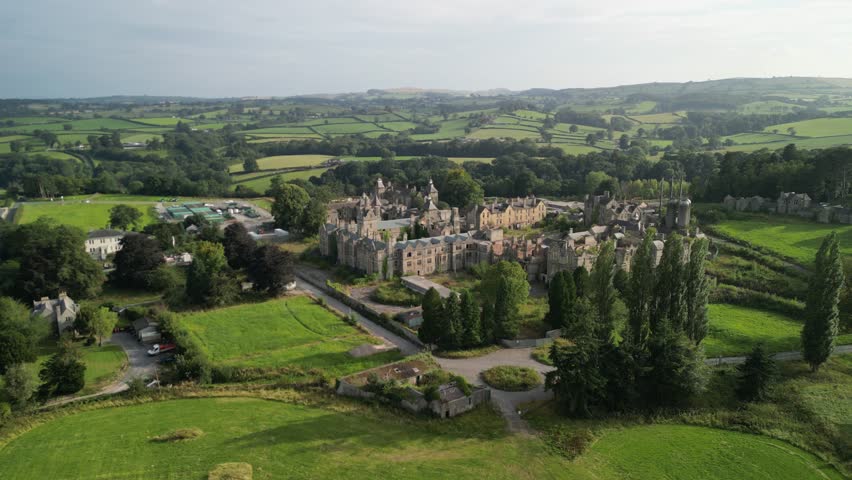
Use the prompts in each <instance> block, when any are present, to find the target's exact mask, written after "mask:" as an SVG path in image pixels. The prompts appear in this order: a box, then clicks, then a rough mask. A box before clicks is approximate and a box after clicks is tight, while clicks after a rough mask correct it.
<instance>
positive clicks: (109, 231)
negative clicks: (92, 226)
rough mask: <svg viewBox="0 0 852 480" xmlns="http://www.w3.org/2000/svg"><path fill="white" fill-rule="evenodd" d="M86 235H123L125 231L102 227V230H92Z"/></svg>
mask: <svg viewBox="0 0 852 480" xmlns="http://www.w3.org/2000/svg"><path fill="white" fill-rule="evenodd" d="M86 236H87V237H88V238H108V237H123V236H124V232H123V231H121V230H114V229H108V228H103V229H100V230H92V231H91V232H89V233H88V234H87V235H86Z"/></svg>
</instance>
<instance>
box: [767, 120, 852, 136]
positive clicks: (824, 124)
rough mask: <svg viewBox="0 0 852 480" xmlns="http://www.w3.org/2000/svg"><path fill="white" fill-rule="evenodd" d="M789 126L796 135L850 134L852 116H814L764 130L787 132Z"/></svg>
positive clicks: (851, 132) (851, 131) (851, 130)
mask: <svg viewBox="0 0 852 480" xmlns="http://www.w3.org/2000/svg"><path fill="white" fill-rule="evenodd" d="M788 128H794V129H795V130H796V135H800V136H805V137H828V136H834V135H850V134H852V118H814V119H812V120H803V121H801V122H793V123H782V124H780V125H771V126H769V127H766V128H765V129H763V131H764V132H772V131H774V130H778V132H780V133H786V132H787V129H788Z"/></svg>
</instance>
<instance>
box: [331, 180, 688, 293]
mask: <svg viewBox="0 0 852 480" xmlns="http://www.w3.org/2000/svg"><path fill="white" fill-rule="evenodd" d="M387 195H388V193H387V190H386V187H385V186H384V183H383V182H377V186H376V189H375V191H374V192H373V196H372V197H367V196H366V195H363V196H362V197H361V198H360V199H359V200H357V201H355V202H353V203H351V204H349V205H347V206H344V207H341V208H340V209H337V210H335V211H332V212H330V213H329V218H328V223H326V224H325V225H324V226H323V227H322V228H321V229H320V235H319V243H320V252H321V253H322V255H324V256H327V257H331V258H334V259H335V260H336V261H337V263H338V264H341V265H346V266H348V267H350V268H353V269H355V270H358V271H361V272H364V273H365V274H367V275H378V276H380V277H382V278H390V277H392V276H407V275H431V274H435V273H442V272H458V271H464V270H467V269H469V268H471V267H473V266H474V265H477V264H480V263H494V262H497V261H500V260H512V261H516V262H518V263H520V264H521V265H522V266H523V267H524V269H525V270H526V272H527V275H528V278H529V279H530V280H540V281H544V282H548V281H550V279H551V278H552V277H553V275H555V274H556V272H559V271H563V270H571V271H573V270H575V269H577V268H578V267H583V268H586V269H587V270H591V268H592V265H593V264H594V262H595V259H596V258H597V256H598V251H599V245H600V243H602V242H605V241H614V242H615V243H616V250H615V252H616V263H617V265H618V266H619V268H622V269H624V270H627V271H629V270H630V263H631V261H632V259H633V255H634V253H635V251H636V246H637V245H638V243H639V242H640V241H641V239H642V237H643V236H644V234H645V231H646V230H645V229H646V223H648V224H649V225H658V224H659V223H660V222H659V215H658V214H656V212H654V210H653V209H651V208H649V207H648V205H646V204H645V203H643V202H638V203H630V202H618V201H616V200H615V199H613V198H611V197H609V195H608V194H604V195H599V196H595V197H589V198H587V199H586V208H587V209H590V210H592V211H593V212H594V216H595V217H596V218H598V219H603V220H605V221H606V224H605V225H592V226H591V227H590V228H589V229H588V230H586V231H584V232H576V233H575V232H573V230H572V231H571V232H569V233H567V234H555V235H554V234H546V235H545V234H537V235H533V236H531V237H529V238H527V237H526V236H506V235H504V230H506V229H512V228H519V227H526V226H532V225H535V224H537V223H538V222H540V221H541V220H543V219H544V217H545V215H546V206H545V203H544V202H543V201H541V200H539V199H536V198H534V197H530V198H524V199H520V198H516V199H514V200H508V201H505V202H496V201H493V202H492V203H491V204H488V205H480V206H477V207H475V208H472V209H470V210H468V212H467V215H464V216H462V215H460V214H459V211H458V209H455V208H452V209H439V208H438V207H437V206H436V205H435V202H434V201H433V200H432V195H437V191H436V190H435V189H434V185H432V184H431V183H430V185H429V187H428V188H427V189H426V191H425V192H424V195H425V197H424V202H425V203H424V205H423V208H422V209H411V208H407V209H406V210H405V213H406V214H407V217H403V218H383V217H385V216H386V215H387V214H388V210H389V209H391V211H392V212H398V210H397V209H396V208H397V207H396V206H397V205H401V204H398V203H397V204H388V203H386V202H387V200H386V199H384V200H383V198H384V197H386V196H387ZM669 203H670V206H669V211H670V212H671V213H670V216H671V217H672V218H671V219H670V220H669V221H670V222H671V223H670V224H671V225H674V226H675V228H677V229H678V230H681V231H682V232H684V233H687V232H688V229H687V228H686V225H688V224H689V220H690V219H689V215H690V208H691V202H690V201H689V200H688V199H686V200H684V199H682V197H681V198H680V199H677V200H675V199H674V198H671V199H670V202H669ZM681 226H682V228H681ZM663 230H664V231H667V230H665V229H664V228H663ZM696 233H697V232H696ZM660 235H661V236H660V240H657V241H655V242H654V249H655V258H656V261H657V262H659V258H660V256H661V255H662V248H663V242H662V239H663V238H664V237H663V234H662V233H661V234H660ZM699 235H700V234H699Z"/></svg>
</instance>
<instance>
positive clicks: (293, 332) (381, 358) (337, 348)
mask: <svg viewBox="0 0 852 480" xmlns="http://www.w3.org/2000/svg"><path fill="white" fill-rule="evenodd" d="M182 322H183V323H184V325H185V326H186V328H187V329H188V330H189V331H190V333H191V335H193V336H194V337H195V338H196V339H197V340H198V341H199V342H200V344H201V345H203V346H204V348H206V349H207V351H208V353H209V355H210V359H211V360H212V361H213V363H214V364H220V365H230V366H235V367H261V368H274V367H284V366H299V367H304V368H306V369H310V368H320V369H322V370H323V371H325V372H326V373H328V374H333V375H342V374H348V373H352V372H357V371H360V370H364V369H366V368H370V367H374V366H377V365H382V364H384V363H387V362H389V361H392V360H396V359H398V358H400V355H399V353H397V352H387V353H382V354H378V355H373V356H369V357H362V358H352V357H350V356H349V354H348V353H347V352H348V351H349V350H350V349H352V348H353V347H357V346H359V345H363V344H365V343H376V342H377V341H378V340H377V339H375V338H374V337H371V336H369V335H367V334H364V333H361V332H360V331H359V330H357V329H355V328H354V327H352V326H350V325H348V324H346V323H344V322H343V320H342V319H340V318H339V317H338V316H337V315H335V314H333V313H331V312H329V311H328V310H326V309H325V308H323V307H321V306H319V305H317V304H316V303H314V301H313V300H312V299H310V298H308V297H290V298H286V299H283V300H271V301H267V302H263V303H252V304H245V305H237V306H233V307H226V308H220V309H217V310H209V311H205V312H198V313H192V314H187V315H185V316H184V317H183V319H182Z"/></svg>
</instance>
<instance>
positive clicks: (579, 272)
mask: <svg viewBox="0 0 852 480" xmlns="http://www.w3.org/2000/svg"><path fill="white" fill-rule="evenodd" d="M573 276H574V289H575V290H576V291H577V298H582V297H585V296H586V295H588V293H589V292H588V291H587V286H588V284H589V271H588V270H586V267H577V268H575V269H574V273H573Z"/></svg>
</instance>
